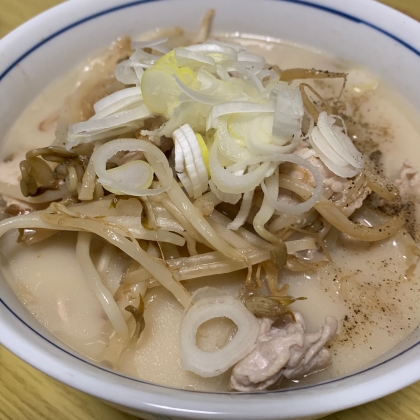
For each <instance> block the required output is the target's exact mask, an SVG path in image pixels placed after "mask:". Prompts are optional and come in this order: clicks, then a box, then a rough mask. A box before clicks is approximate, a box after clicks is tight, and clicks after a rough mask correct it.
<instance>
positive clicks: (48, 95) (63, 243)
mask: <svg viewBox="0 0 420 420" xmlns="http://www.w3.org/2000/svg"><path fill="white" fill-rule="evenodd" d="M223 39H224V40H225V41H229V42H232V41H234V42H239V43H241V44H243V45H246V46H248V49H249V51H250V52H254V53H257V54H261V55H263V56H264V57H265V58H266V60H267V62H268V63H270V64H276V65H278V66H279V67H280V68H281V69H285V68H286V69H287V68H315V69H322V70H329V71H332V72H343V71H345V72H347V73H348V81H347V84H346V88H345V91H344V93H343V94H342V95H341V97H340V102H339V110H340V113H341V115H342V116H343V118H344V120H345V122H346V125H347V128H348V130H349V135H350V137H351V138H352V139H353V141H354V143H355V144H356V145H357V147H358V148H359V150H361V151H362V152H364V153H366V154H371V153H372V152H376V151H380V152H381V160H380V163H381V168H382V169H383V171H384V174H385V176H386V177H388V178H389V179H390V180H392V181H393V180H395V179H397V178H399V176H400V168H401V167H402V165H403V162H404V160H405V159H406V158H409V160H410V162H411V163H412V164H413V165H414V166H417V165H418V163H419V162H420V148H419V147H413V145H416V144H418V142H419V141H420V131H419V126H418V122H417V121H418V118H417V115H416V113H415V112H414V111H413V110H412V109H411V108H410V106H409V104H407V103H405V102H404V100H403V99H402V98H400V97H399V95H398V93H396V92H393V91H392V89H390V88H389V87H387V86H385V85H384V84H383V83H382V82H381V81H380V80H377V79H376V78H375V76H374V75H371V74H370V73H369V72H368V71H367V70H366V69H362V68H358V67H357V66H354V65H353V64H351V63H347V62H345V61H343V60H337V59H334V58H331V57H328V56H327V55H324V54H321V53H319V52H317V51H311V50H309V49H305V48H301V47H299V46H295V45H289V44H283V43H279V42H275V41H272V40H271V41H267V40H263V39H257V38H251V37H249V38H245V37H242V38H238V37H230V36H228V35H225V36H224V37H223ZM78 80H79V70H77V71H75V72H72V73H71V74H70V75H67V76H65V77H64V78H62V79H60V80H58V81H56V82H54V83H52V84H51V86H49V87H48V88H47V89H46V90H45V91H44V92H42V93H41V94H40V95H39V97H38V98H36V99H35V100H34V101H33V103H31V104H30V105H29V106H28V108H27V109H26V110H25V111H24V112H23V113H22V115H21V117H20V118H19V119H18V120H17V121H16V123H15V124H14V126H13V128H12V129H11V130H10V132H9V133H8V135H7V138H6V140H5V142H4V146H3V148H2V150H1V158H2V160H3V163H2V164H1V167H0V178H1V181H3V182H8V183H11V184H17V183H18V182H19V181H18V180H19V177H20V170H19V162H20V161H21V160H23V159H24V155H25V153H26V152H27V151H28V150H30V149H32V148H35V147H45V146H49V145H50V144H51V143H52V142H53V141H54V139H55V130H56V121H57V118H56V116H57V115H58V112H59V110H60V108H61V107H62V105H63V103H64V102H65V100H66V98H67V97H68V95H69V94H70V93H71V92H72V91H73V90H74V88H75V86H76V85H77V84H78ZM293 83H295V82H293ZM308 83H310V84H311V85H312V86H314V87H315V88H316V89H317V91H318V92H320V93H321V95H322V96H323V97H324V98H326V99H327V100H330V101H331V102H334V101H335V100H336V98H337V97H338V96H339V94H340V90H341V87H342V80H338V79H337V80H332V79H320V80H311V81H309V82H308ZM11 204H13V203H8V211H10V207H11ZM6 210H7V209H6ZM384 217H385V216H383V215H382V214H380V213H378V212H377V211H375V210H372V209H371V208H368V207H367V206H364V207H362V208H361V209H358V210H357V211H356V213H354V215H353V220H355V221H358V222H359V223H361V224H365V225H368V226H369V225H372V224H373V225H376V224H378V223H381V222H382V221H383V219H384ZM413 232H415V222H414V223H413V224H412V226H411V230H410V233H412V234H413V235H414V236H415V233H413ZM18 238H19V232H17V231H14V232H12V233H9V234H7V235H5V236H3V237H2V239H1V249H2V252H3V253H4V254H5V255H6V257H7V259H8V261H9V264H10V268H11V272H12V273H13V277H10V276H9V278H8V281H9V283H10V285H11V287H12V288H13V290H15V292H16V294H17V295H18V297H19V299H20V300H21V301H22V303H23V304H24V305H25V306H26V308H27V309H28V311H30V312H31V313H32V314H33V316H34V317H35V318H36V319H37V320H38V321H39V322H40V323H41V324H42V325H44V326H45V327H46V328H47V329H48V330H49V331H50V332H51V333H53V334H54V335H56V336H57V337H59V338H60V339H61V340H63V342H65V343H66V344H68V345H70V346H71V347H73V348H74V349H76V350H77V351H79V352H80V353H82V354H83V355H85V356H87V357H89V358H91V359H93V360H95V361H97V362H98V363H104V364H105V365H106V366H110V367H113V368H116V369H118V370H120V371H122V372H125V373H127V374H129V375H131V376H135V377H138V378H140V379H143V380H146V381H150V382H155V383H159V384H162V385H167V386H172V387H179V388H186V389H194V390H209V391H210V390H215V391H218V390H220V391H223V390H227V389H228V387H229V377H230V371H227V372H225V373H223V374H221V375H218V376H215V377H211V378H203V377H201V376H199V375H197V374H195V373H192V372H190V371H188V370H184V369H183V368H182V366H181V354H180V348H179V344H178V342H179V334H180V333H179V326H180V324H181V321H182V318H183V314H184V308H183V307H182V306H181V305H180V304H179V303H178V301H177V300H176V298H175V297H174V296H173V295H172V294H171V293H170V292H169V291H168V290H166V289H164V288H163V287H153V288H150V289H149V290H148V291H147V293H146V294H145V296H144V302H145V312H144V321H145V328H144V331H143V332H142V334H141V336H140V339H139V340H138V341H137V343H136V344H135V345H134V346H128V347H125V345H126V344H124V343H122V342H121V343H119V342H118V337H116V336H115V333H114V332H113V329H112V328H111V327H110V325H109V321H108V318H107V316H106V314H105V312H104V310H103V308H102V306H101V305H100V303H99V301H98V299H97V298H96V296H95V294H94V292H93V291H92V289H91V288H90V286H89V284H88V282H87V281H86V279H85V276H84V273H83V271H82V269H81V268H80V266H79V264H78V259H77V255H76V241H77V233H75V232H64V231H62V232H59V233H58V234H56V235H54V236H51V237H49V238H46V239H44V240H42V241H40V242H35V243H33V244H29V245H28V244H26V243H21V242H19V241H18ZM327 246H328V250H329V253H330V255H331V258H332V262H331V263H329V264H328V265H324V266H321V267H318V268H311V269H309V268H308V269H306V270H304V271H299V272H293V271H291V270H289V269H287V268H283V269H282V270H281V271H280V275H279V286H282V285H285V284H289V285H290V289H289V292H288V294H290V295H292V296H296V297H299V296H303V297H306V298H307V299H306V300H301V301H297V302H295V303H293V304H292V305H291V306H290V308H291V310H292V311H299V312H300V313H301V314H302V315H303V317H304V318H305V320H306V323H307V328H308V331H310V332H315V331H318V330H319V328H320V327H321V326H322V325H323V324H324V320H325V317H326V316H328V315H331V316H334V317H336V319H337V320H338V324H339V329H338V333H337V335H336V336H335V338H334V339H333V340H332V341H330V342H329V344H328V348H329V350H330V352H331V354H332V363H331V365H330V366H329V367H328V368H326V369H324V370H322V371H320V372H316V373H312V374H311V375H309V376H307V377H305V378H301V379H299V380H294V381H288V380H284V381H283V382H282V383H281V386H283V387H284V386H296V384H306V383H313V382H318V381H321V380H325V379H328V378H329V377H336V376H340V375H345V374H347V373H350V372H354V371H356V370H357V369H360V368H362V367H363V366H364V365H366V364H367V363H369V362H371V361H372V360H374V359H375V358H377V357H378V356H380V355H382V354H384V353H385V352H387V351H388V350H390V349H391V348H393V347H394V346H395V345H396V344H397V343H399V342H400V341H401V340H403V339H404V338H405V337H406V336H407V335H408V334H410V333H411V332H412V331H413V330H414V329H415V328H416V327H417V325H418V324H419V321H420V303H419V300H418V298H417V297H416V296H417V294H418V292H420V272H419V268H418V265H417V259H418V255H419V254H418V248H417V246H416V245H415V242H414V240H413V239H412V237H411V236H410V234H409V233H407V231H406V230H405V229H402V230H401V231H400V232H398V233H397V234H396V235H394V236H392V237H390V238H389V239H384V240H380V241H377V242H360V241H357V240H354V239H352V238H350V237H348V236H346V235H343V234H341V235H338V237H336V238H335V239H334V240H331V243H330V244H329V245H328V243H327ZM107 252H108V253H109V261H111V262H110V263H109V264H108V265H107V266H106V268H105V269H104V270H103V271H102V272H101V274H102V280H103V282H104V284H105V285H106V287H107V288H108V289H109V291H110V292H111V293H112V294H113V295H116V294H118V293H126V294H128V295H129V296H131V297H132V296H136V295H137V296H138V293H139V286H136V285H134V286H133V285H128V286H126V288H127V289H126V290H124V289H122V288H121V285H120V281H121V278H122V276H123V273H124V272H126V270H127V267H128V266H129V264H130V260H129V258H128V257H127V256H125V255H124V254H123V253H122V252H121V251H119V250H118V249H117V248H115V247H111V246H109V249H108V251H107ZM102 253H103V242H102V241H100V240H99V239H98V240H95V241H94V242H93V243H92V259H93V262H94V263H95V264H96V265H97V267H98V265H100V264H101V255H102ZM299 255H300V254H299ZM301 257H302V258H303V259H305V258H306V257H305V255H303V254H302V255H301ZM98 270H100V268H98ZM246 276H247V272H246V270H241V271H237V272H234V273H230V274H225V275H220V276H210V277H203V278H199V279H191V280H187V281H185V282H184V286H185V287H186V288H187V290H188V291H189V292H190V293H193V292H194V291H196V290H198V289H200V288H202V287H204V286H211V287H216V288H217V289H219V291H221V292H222V293H224V294H228V295H232V296H234V297H237V296H238V293H240V292H241V290H242V289H243V283H244V279H245V278H246ZM136 287H137V288H136ZM124 302H125V303H130V298H127V299H126V301H124ZM124 302H123V303H124ZM231 335H232V325H231V323H230V322H228V321H227V320H226V319H222V320H221V319H214V320H212V321H210V322H208V323H206V324H203V325H202V326H201V327H200V329H199V330H198V334H197V344H198V345H199V346H200V347H201V348H202V349H204V350H206V351H209V352H210V351H215V350H217V349H220V348H222V347H223V346H224V345H225V344H226V342H227V341H228V340H229V337H230V336H231ZM120 353H121V355H120V356H119V357H116V356H115V355H116V354H120Z"/></svg>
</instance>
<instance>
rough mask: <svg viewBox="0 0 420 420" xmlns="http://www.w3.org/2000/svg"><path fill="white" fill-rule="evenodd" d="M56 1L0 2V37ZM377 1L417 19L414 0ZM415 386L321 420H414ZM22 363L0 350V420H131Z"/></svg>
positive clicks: (418, 401) (418, 403) (418, 414)
mask: <svg viewBox="0 0 420 420" xmlns="http://www.w3.org/2000/svg"><path fill="white" fill-rule="evenodd" d="M59 3H61V1H58V0H0V37H3V36H4V35H6V34H7V33H8V32H10V31H11V30H13V29H14V28H15V27H17V26H18V25H20V24H21V23H23V22H25V21H27V20H28V19H30V18H31V17H33V16H35V15H37V14H39V13H41V12H42V11H44V10H46V9H48V8H50V7H53V6H55V5H57V4H59ZM383 3H385V4H388V5H389V6H391V7H395V8H396V9H399V10H401V11H402V12H404V13H406V14H408V15H410V16H412V17H413V18H415V19H418V20H420V0H384V1H383ZM419 418H420V382H418V383H416V384H414V385H412V386H410V387H408V388H405V389H403V390H402V391H399V392H397V393H395V394H392V395H389V396H387V397H385V398H382V399H380V400H377V401H374V402H372V403H369V404H365V405H362V406H360V407H355V408H352V409H350V410H346V411H342V412H340V413H336V414H333V415H330V416H328V417H326V418H325V420H359V419H369V420H418V419H419ZM134 419H135V418H134V417H133V416H130V415H128V414H125V413H122V412H120V411H118V410H115V409H114V408H111V407H109V406H107V405H106V404H104V403H103V402H101V401H99V400H97V399H96V398H94V397H91V396H88V395H86V394H83V393H81V392H79V391H76V390H74V389H72V388H69V387H68V386H66V385H63V384H61V383H59V382H57V381H55V380H54V379H52V378H50V377H48V376H46V375H44V374H43V373H41V372H39V371H37V370H36V369H34V368H32V367H31V366H29V365H27V364H26V363H24V362H23V361H21V360H20V359H18V358H17V357H16V356H14V355H13V354H11V353H10V352H9V351H7V350H6V349H5V348H4V347H1V346H0V420H134Z"/></svg>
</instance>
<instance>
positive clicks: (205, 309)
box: [180, 296, 259, 378]
mask: <svg viewBox="0 0 420 420" xmlns="http://www.w3.org/2000/svg"><path fill="white" fill-rule="evenodd" d="M219 317H226V318H229V319H231V320H232V321H233V322H234V323H235V324H236V325H237V327H238V330H237V332H236V334H235V335H234V337H233V338H232V339H231V341H229V342H228V343H227V344H226V346H224V347H223V348H222V349H220V350H218V351H215V352H207V351H203V350H201V349H199V348H198V346H197V343H196V335H197V330H198V328H199V327H200V325H201V324H203V323H204V322H206V321H208V320H210V319H214V318H219ZM258 333H259V322H258V321H257V319H256V318H255V317H254V315H252V314H251V312H249V311H248V310H247V309H246V308H245V306H244V305H243V304H242V303H241V302H240V301H238V300H236V299H234V298H233V297H231V296H218V297H209V298H203V299H201V300H199V301H198V302H196V303H195V304H194V305H193V306H192V307H191V308H190V309H189V310H188V312H187V313H186V315H185V317H184V319H183V321H182V323H181V328H180V343H181V362H182V367H183V368H184V369H186V370H190V371H191V372H194V373H196V374H197V375H200V376H202V377H205V378H209V377H213V376H217V375H220V374H221V373H223V372H226V371H227V370H228V369H229V368H230V367H232V366H233V365H234V364H236V363H237V362H239V360H241V359H242V358H243V357H245V356H246V355H247V354H248V353H249V352H250V351H251V350H252V348H253V346H254V344H255V341H256V339H257V337H258Z"/></svg>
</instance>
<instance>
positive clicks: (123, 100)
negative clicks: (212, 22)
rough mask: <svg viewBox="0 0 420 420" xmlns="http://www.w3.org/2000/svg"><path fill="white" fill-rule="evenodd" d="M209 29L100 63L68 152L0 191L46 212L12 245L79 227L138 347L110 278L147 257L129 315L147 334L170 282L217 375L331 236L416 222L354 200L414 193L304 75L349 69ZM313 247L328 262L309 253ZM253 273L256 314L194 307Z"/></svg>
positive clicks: (231, 302)
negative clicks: (118, 258)
mask: <svg viewBox="0 0 420 420" xmlns="http://www.w3.org/2000/svg"><path fill="white" fill-rule="evenodd" d="M210 18H211V16H210V15H209V16H207V18H206V19H207V21H208V20H209V19H210ZM203 28H204V29H202V31H201V32H200V34H199V36H198V37H197V38H196V40H195V42H193V43H192V44H191V45H188V46H182V47H176V48H172V47H169V46H168V45H170V43H168V41H170V40H168V38H161V39H158V40H155V41H150V42H132V43H130V42H129V41H128V40H127V39H123V40H120V41H118V42H116V43H115V44H114V45H113V46H112V47H111V48H110V49H109V51H108V52H107V53H105V55H103V56H102V66H101V69H100V70H98V69H95V68H94V66H95V65H94V64H93V65H92V66H93V71H92V72H91V73H93V75H91V76H90V77H89V78H86V80H84V81H83V83H81V84H80V86H79V87H78V89H77V90H76V91H75V92H74V93H73V94H72V95H71V97H70V98H69V99H68V100H67V102H66V103H65V105H64V107H63V109H62V110H61V114H60V119H59V123H58V128H57V136H56V140H55V142H54V143H53V144H52V145H51V146H50V147H45V148H39V149H34V150H31V151H29V152H28V153H27V154H26V159H25V160H24V161H22V162H21V163H20V169H21V174H22V176H21V180H20V190H19V189H18V188H16V187H14V186H12V185H9V184H5V183H2V184H1V185H0V193H1V194H3V195H4V196H8V197H12V198H16V199H20V200H23V201H25V202H27V203H30V204H33V205H36V206H38V207H37V208H38V209H39V210H36V211H31V212H29V213H27V214H20V215H18V216H16V217H11V218H8V219H5V220H3V221H2V222H1V223H0V235H3V234H4V233H6V232H7V231H9V230H11V229H20V231H21V235H20V239H21V240H24V241H25V242H27V243H34V242H38V241H41V240H44V239H46V238H48V237H51V236H52V235H54V234H56V233H57V232H58V231H73V232H78V233H77V235H78V239H77V246H76V255H77V258H78V260H79V263H80V266H81V268H82V271H83V273H84V275H85V277H86V281H87V282H88V283H89V286H90V287H91V289H92V290H93V292H94V293H95V295H96V297H97V299H98V300H99V302H100V303H101V305H102V307H103V309H104V311H105V313H106V315H107V317H108V318H109V321H110V322H111V324H112V327H113V329H114V330H115V333H116V336H117V337H119V339H123V340H125V345H128V343H131V341H130V340H131V336H132V335H133V331H132V328H130V327H129V322H128V320H129V318H130V316H131V315H130V314H129V313H127V311H125V310H124V307H122V308H121V307H120V306H119V305H118V303H117V302H116V297H115V296H113V295H112V293H111V292H110V291H109V290H108V288H107V287H106V286H105V285H104V282H103V279H102V277H101V273H102V272H103V269H104V267H106V265H107V264H109V261H110V259H111V258H112V252H111V251H110V250H111V249H114V247H116V248H118V249H120V250H121V251H122V252H123V253H125V254H126V255H127V257H128V258H129V259H130V261H131V264H130V267H129V269H128V270H127V271H126V272H125V273H124V275H123V278H122V280H121V287H129V286H132V285H136V286H137V288H136V291H137V292H138V294H139V295H140V296H137V297H136V298H135V299H134V300H132V303H133V305H132V306H131V307H130V309H129V311H130V313H131V314H132V315H133V317H134V318H135V319H136V325H137V328H136V331H135V332H134V335H133V338H138V337H139V335H140V333H141V331H142V329H143V328H144V321H142V314H143V310H144V303H143V299H142V298H143V297H144V295H145V293H146V291H147V290H148V289H150V288H153V287H156V286H162V287H164V288H166V289H167V290H168V291H169V292H170V293H172V294H173V296H174V297H175V298H176V299H177V300H178V301H179V303H180V304H181V305H182V306H183V307H185V308H186V310H187V311H186V316H185V319H184V323H183V325H182V327H181V336H182V337H183V340H182V341H181V348H182V352H183V353H182V354H183V361H184V367H185V368H186V369H189V370H192V371H194V372H196V373H198V374H200V375H202V376H214V375H216V374H219V373H221V372H223V371H226V370H227V369H228V368H229V367H231V366H232V365H233V364H234V363H236V362H237V361H238V360H240V358H242V357H244V356H245V355H246V354H247V352H248V351H249V350H250V349H251V348H252V346H253V344H254V342H255V339H256V336H257V334H258V323H257V322H256V317H258V316H270V315H271V316H277V315H280V314H284V313H285V312H286V311H287V306H288V305H289V304H290V303H292V302H293V301H294V299H293V298H291V297H290V296H287V287H282V288H279V287H278V276H279V270H280V269H282V268H283V267H286V268H288V269H290V270H293V271H303V270H306V269H308V267H319V266H320V265H323V264H328V262H329V261H330V260H331V257H330V255H329V252H328V249H327V247H326V246H325V240H324V239H325V236H326V235H328V234H331V232H342V233H344V234H345V235H348V236H350V237H352V238H355V239H357V240H360V241H378V240H381V239H385V238H388V237H390V236H391V235H393V234H395V233H396V232H397V231H398V230H399V229H400V228H401V227H402V226H403V225H404V222H405V221H404V216H403V215H401V214H400V215H399V216H396V217H394V218H387V221H386V222H385V223H384V224H382V225H380V226H374V227H368V226H362V225H360V224H356V223H354V222H352V221H351V220H350V219H349V217H348V216H349V215H348V214H346V205H347V204H348V203H350V202H353V201H354V200H356V199H357V198H358V197H361V196H363V197H366V195H367V194H368V193H370V192H371V191H374V192H375V193H377V194H379V195H380V196H381V197H383V198H384V199H386V200H389V201H395V200H397V199H398V192H397V190H396V189H395V188H394V187H393V186H392V185H391V184H390V183H389V182H388V181H387V180H386V179H384V178H383V177H382V176H381V175H379V174H378V172H377V171H376V170H375V168H374V165H373V163H372V162H370V160H369V158H368V157H366V156H363V155H362V154H361V153H360V152H359V151H358V150H357V149H356V147H355V146H354V145H353V143H352V141H351V139H350V138H349V136H348V134H347V130H346V126H345V123H344V121H343V119H342V118H341V117H340V116H339V115H338V114H337V113H336V112H335V111H334V107H331V106H330V105H329V104H328V103H327V102H326V101H325V100H324V99H323V98H322V97H321V96H320V95H319V94H318V93H317V92H316V90H315V89H314V88H313V87H312V86H310V85H309V84H307V83H305V80H303V79H320V78H324V77H328V78H331V77H332V78H338V79H340V78H341V79H343V82H345V78H346V75H345V74H343V73H331V72H326V71H321V70H313V69H312V70H306V69H287V70H280V69H278V68H277V67H276V66H271V65H270V64H268V63H266V61H265V59H264V58H263V57H262V56H260V55H257V54H252V53H250V52H248V51H247V49H246V48H245V47H243V46H242V45H239V44H233V43H225V42H221V41H217V40H209V39H207V33H208V25H207V26H206V25H204V26H203ZM314 162H315V163H316V164H315V163H314ZM325 174H330V176H334V177H338V178H339V179H341V180H344V182H345V185H347V187H346V194H341V195H340V199H338V198H337V194H334V193H333V194H332V193H331V192H329V193H328V191H330V190H328V189H327V188H326V186H325V180H326V176H325ZM97 237H100V238H102V239H103V240H104V241H106V243H108V245H107V246H105V247H104V249H103V252H102V256H101V258H100V262H99V266H98V265H96V266H95V265H94V264H93V262H92V258H91V255H90V249H91V242H92V240H93V238H97ZM308 250H312V251H313V254H311V255H315V257H314V258H313V259H312V260H310V259H309V260H308V258H306V259H302V258H300V257H299V256H300V255H301V251H308ZM241 269H246V270H247V273H248V274H247V276H246V279H245V281H244V286H243V288H244V290H245V292H246V293H244V294H243V301H244V302H245V304H244V303H243V302H241V301H240V300H236V299H233V298H230V297H226V296H219V295H217V293H216V294H212V293H210V295H209V294H208V293H207V294H205V296H204V298H203V299H201V300H200V299H198V298H196V297H195V298H194V299H192V297H191V295H190V293H189V291H188V290H187V289H186V288H185V287H184V285H183V281H185V280H190V279H195V278H200V277H203V276H208V275H216V274H218V275H224V274H227V273H231V272H233V271H237V270H241ZM251 298H252V299H251ZM250 299H251V300H250ZM137 306H138V308H137ZM193 308H194V309H193ZM220 316H228V317H231V318H232V319H234V320H235V323H236V324H237V327H238V333H237V334H236V335H235V337H234V338H233V339H232V342H231V344H230V347H229V348H228V347H226V348H224V349H223V354H224V356H223V357H222V356H221V355H220V354H219V355H217V354H216V355H211V354H209V353H205V352H201V353H200V351H199V350H198V348H196V344H195V339H194V334H195V332H196V331H197V328H198V326H199V325H200V324H201V323H203V322H204V321H206V320H207V319H211V318H215V317H220ZM142 322H143V325H141V323H142ZM235 340H236V341H235ZM238 340H239V341H238ZM238 343H239V344H238ZM230 348H232V349H231V350H229V349H230ZM229 352H230V353H229ZM216 353H218V352H216ZM227 353H229V354H230V356H229V357H228V356H226V354H227Z"/></svg>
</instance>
